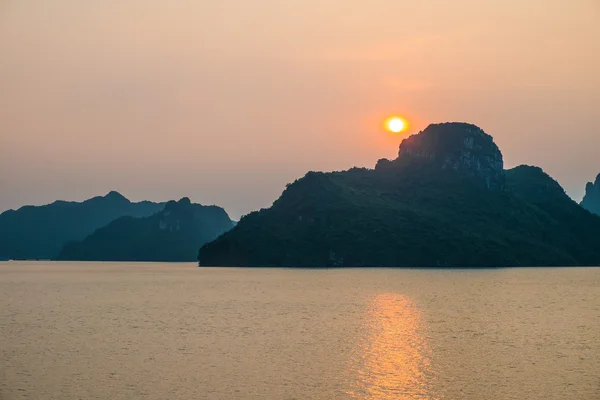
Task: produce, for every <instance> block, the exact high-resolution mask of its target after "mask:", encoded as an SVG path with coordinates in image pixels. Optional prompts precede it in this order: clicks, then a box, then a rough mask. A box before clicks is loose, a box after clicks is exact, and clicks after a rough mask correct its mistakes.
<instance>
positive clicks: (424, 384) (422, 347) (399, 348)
mask: <svg viewBox="0 0 600 400" xmlns="http://www.w3.org/2000/svg"><path fill="white" fill-rule="evenodd" d="M364 326H365V329H366V331H367V332H368V334H367V335H366V336H365V337H364V338H363V340H362V341H361V342H360V343H361V344H360V346H359V347H358V348H357V349H355V353H354V356H353V359H352V361H351V373H350V376H351V378H350V379H352V381H351V382H350V386H351V387H352V389H351V390H348V391H347V394H349V395H350V396H352V398H353V399H376V400H383V399H392V398H393V399H399V400H404V399H406V400H408V399H437V397H436V396H435V395H434V394H432V393H431V392H430V391H429V390H428V386H429V385H428V382H429V379H430V377H431V368H430V349H429V347H428V342H427V339H426V337H425V335H424V332H423V328H424V327H423V322H422V318H421V312H420V311H419V309H418V308H417V307H416V306H415V305H414V304H413V302H412V301H411V300H410V298H408V297H406V296H403V295H399V294H391V293H390V294H383V295H378V296H376V297H375V298H374V299H373V301H372V304H371V308H370V309H369V312H368V314H367V316H366V317H365V322H364ZM352 376H353V377H352Z"/></svg>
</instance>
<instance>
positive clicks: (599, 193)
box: [581, 174, 600, 215]
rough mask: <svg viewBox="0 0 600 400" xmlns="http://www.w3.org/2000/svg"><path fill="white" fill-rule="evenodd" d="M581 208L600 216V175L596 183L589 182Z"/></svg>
mask: <svg viewBox="0 0 600 400" xmlns="http://www.w3.org/2000/svg"><path fill="white" fill-rule="evenodd" d="M581 206H582V207H583V208H585V209H586V210H588V211H590V212H593V213H595V214H598V215H600V174H598V176H597V177H596V181H595V182H593V183H592V182H588V184H587V185H586V186H585V197H584V198H583V201H582V202H581Z"/></svg>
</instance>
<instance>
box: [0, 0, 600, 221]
mask: <svg viewBox="0 0 600 400" xmlns="http://www.w3.org/2000/svg"><path fill="white" fill-rule="evenodd" d="M599 20H600V3H599V2H598V1H597V0H572V1H566V0H528V1H522V0H502V1H500V0H498V1H491V0H490V1H481V0H452V1H450V0H438V1H433V0H422V1H414V0H411V1H404V0H370V1H364V0H346V1H344V2H340V1H338V0H335V1H334V0H303V1H297V2H283V1H280V0H253V1H247V0H219V1H192V0H169V1H166V0H162V1H157V0H132V1H127V0H89V1H79V0H53V1H46V0H0V151H1V154H0V187H1V190H0V210H3V209H6V208H15V207H18V206H20V205H23V204H43V203H46V202H49V201H52V200H54V199H57V198H63V199H77V200H80V199H84V198H87V197H91V196H93V195H98V194H104V193H106V192H108V191H109V190H118V191H120V192H121V193H123V194H124V195H125V196H127V197H129V198H130V199H133V200H141V199H150V200H167V199H172V198H178V197H182V196H189V197H190V198H191V199H192V200H193V201H195V202H200V203H203V204H212V203H215V204H219V205H222V206H224V207H225V208H226V209H227V210H228V211H229V212H230V214H231V215H232V216H233V217H234V218H238V217H239V216H240V215H241V214H245V213H247V212H249V211H251V210H254V209H258V208H261V207H266V206H269V205H270V204H271V202H272V201H273V200H274V199H275V198H276V197H278V195H279V194H280V193H281V191H282V190H283V188H284V186H285V184H286V183H288V182H291V181H293V180H294V179H295V178H298V177H300V176H302V175H304V173H305V172H307V171H308V170H340V169H346V168H349V167H352V166H355V165H356V166H369V167H372V166H374V164H375V162H376V161H377V159H379V158H381V157H394V156H395V154H396V153H397V146H398V144H399V141H400V140H401V137H397V136H392V135H389V134H386V133H384V132H383V131H382V130H381V121H382V119H383V118H384V117H385V116H386V115H388V114H402V115H405V116H406V117H408V118H409V120H411V123H412V127H413V129H414V130H419V129H422V128H424V127H425V126H426V124H427V123H430V122H443V121H466V122H472V123H475V124H477V125H479V126H480V127H481V128H483V129H484V130H485V131H486V132H488V133H489V134H491V135H492V136H494V138H495V139H496V142H497V144H498V145H499V146H500V148H501V150H502V151H503V153H504V158H505V162H506V165H507V167H512V166H515V165H518V164H522V163H527V164H534V165H539V166H541V167H542V168H544V170H545V171H547V172H548V173H550V174H551V175H552V176H553V177H555V178H556V179H557V180H558V181H559V182H560V183H561V184H562V185H563V187H565V189H567V191H568V192H569V194H571V195H572V196H573V197H574V198H576V199H577V200H579V199H580V198H581V196H582V194H583V189H584V186H585V183H586V182H587V181H589V180H592V179H593V178H594V177H595V176H596V174H597V173H598V172H600V112H598V106H599V105H600V73H599V72H598V71H600V24H598V23H597V21H599Z"/></svg>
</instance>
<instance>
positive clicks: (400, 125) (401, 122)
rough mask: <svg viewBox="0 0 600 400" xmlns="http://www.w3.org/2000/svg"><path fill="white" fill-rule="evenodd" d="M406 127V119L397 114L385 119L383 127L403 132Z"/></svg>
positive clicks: (393, 131)
mask: <svg viewBox="0 0 600 400" xmlns="http://www.w3.org/2000/svg"><path fill="white" fill-rule="evenodd" d="M407 128H408V122H406V119H404V118H402V117H398V116H392V117H389V118H387V119H386V120H385V129H387V130H388V131H390V132H392V133H400V132H404V131H405V130H406V129H407Z"/></svg>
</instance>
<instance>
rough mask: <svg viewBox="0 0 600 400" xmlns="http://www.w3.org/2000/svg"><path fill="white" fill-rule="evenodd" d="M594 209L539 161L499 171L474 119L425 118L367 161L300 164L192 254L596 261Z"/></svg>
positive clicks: (462, 263)
mask: <svg viewBox="0 0 600 400" xmlns="http://www.w3.org/2000/svg"><path fill="white" fill-rule="evenodd" d="M599 238H600V218H597V217H595V216H592V215H591V214H589V213H588V212H587V211H585V210H584V209H582V208H581V207H579V206H578V205H577V204H576V203H575V202H573V201H572V200H571V199H570V198H569V197H568V196H567V195H566V194H565V193H564V191H563V189H562V188H561V187H560V185H559V184H558V183H557V182H556V181H554V180H553V179H552V178H551V177H549V176H548V175H547V174H545V173H544V172H543V171H542V170H541V169H539V168H535V167H528V166H521V167H517V168H514V169H511V170H508V171H504V170H503V161H502V154H501V152H500V150H499V149H498V148H497V146H496V145H495V144H494V142H493V139H492V138H491V136H489V135H487V134H485V133H484V132H483V131H482V130H481V129H479V128H478V127H476V126H474V125H470V124H464V123H445V124H437V125H430V126H429V127H428V128H427V129H425V130H424V131H422V132H420V133H419V134H417V135H413V136H411V137H410V138H407V139H405V140H404V141H403V142H402V144H401V146H400V151H399V156H398V158H397V159H396V160H393V161H390V160H385V159H384V160H380V161H379V162H378V163H377V166H376V168H375V169H374V170H371V169H364V168H362V169H361V168H353V169H350V170H348V171H343V172H333V173H321V172H309V173H308V174H306V176H304V177H303V178H302V179H299V180H297V181H296V182H294V183H293V184H291V185H288V187H287V188H286V190H285V191H284V192H283V194H282V195H281V197H280V198H279V199H278V200H276V201H275V202H274V203H273V205H272V207H271V208H269V209H263V210H261V211H258V212H253V213H251V214H249V215H247V216H245V217H243V218H242V219H241V220H240V222H239V223H238V224H237V226H236V227H235V228H233V229H232V230H231V231H230V232H228V233H226V234H225V235H223V236H221V237H219V238H218V239H217V240H215V241H214V242H212V243H209V244H207V245H205V246H203V247H202V248H201V249H200V252H199V260H200V264H201V265H213V266H285V267H324V266H339V267H359V266H381V267H434V266H443V267H486V266H553V265H565V266H566V265H600V239H599Z"/></svg>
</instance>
